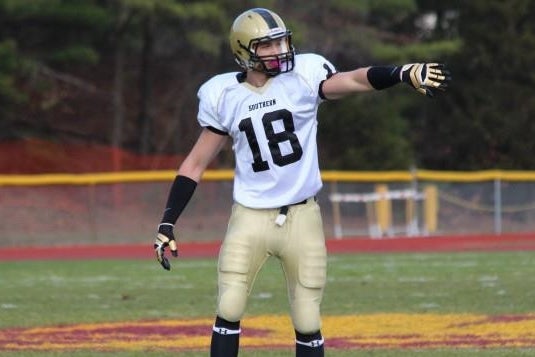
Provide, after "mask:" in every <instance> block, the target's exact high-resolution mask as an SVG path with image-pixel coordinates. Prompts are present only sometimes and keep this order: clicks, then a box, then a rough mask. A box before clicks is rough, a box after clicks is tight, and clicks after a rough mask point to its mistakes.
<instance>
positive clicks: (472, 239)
mask: <svg viewBox="0 0 535 357" xmlns="http://www.w3.org/2000/svg"><path fill="white" fill-rule="evenodd" d="M219 245H220V242H217V241H216V242H187V243H186V242H185V243H179V256H180V257H182V258H210V257H216V256H217V253H218V251H219ZM327 249H328V251H329V253H331V254H340V253H350V254H358V253H389V252H390V253H392V252H462V251H506V250H508V251H515V250H516V251H518V250H535V232H533V233H520V234H504V235H463V236H433V237H401V238H383V239H368V238H343V239H332V238H331V239H328V240H327ZM79 259H154V253H153V250H152V243H147V244H114V245H73V246H58V247H56V246H54V247H41V246H38V247H5V248H0V261H17V260H79Z"/></svg>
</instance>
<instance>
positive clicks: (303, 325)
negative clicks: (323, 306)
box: [292, 301, 321, 334]
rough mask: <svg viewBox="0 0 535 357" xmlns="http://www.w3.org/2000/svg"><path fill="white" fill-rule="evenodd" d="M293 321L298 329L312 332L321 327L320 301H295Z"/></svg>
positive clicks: (307, 332)
mask: <svg viewBox="0 0 535 357" xmlns="http://www.w3.org/2000/svg"><path fill="white" fill-rule="evenodd" d="M292 322H293V325H294V328H295V330H296V331H299V332H300V333H302V334H311V333H315V332H316V331H319V330H320V329H321V316H320V307H319V303H316V302H313V301H309V302H304V301H295V302H294V304H293V306H292Z"/></svg>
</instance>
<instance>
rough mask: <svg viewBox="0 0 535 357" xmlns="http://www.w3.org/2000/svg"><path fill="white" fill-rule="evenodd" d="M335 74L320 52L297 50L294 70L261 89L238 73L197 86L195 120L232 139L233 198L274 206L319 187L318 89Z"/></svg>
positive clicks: (296, 199)
mask: <svg viewBox="0 0 535 357" xmlns="http://www.w3.org/2000/svg"><path fill="white" fill-rule="evenodd" d="M335 72H336V70H335V68H334V66H333V65H332V64H331V63H330V62H329V61H327V60H326V59H325V58H323V57H322V56H319V55H315V54H300V55H296V56H295V67H294V69H293V71H291V72H288V73H282V74H279V75H277V76H275V77H272V78H270V79H269V80H268V82H267V83H266V84H265V85H264V86H263V87H261V88H256V87H253V86H251V85H249V84H248V83H246V82H244V81H240V80H239V72H232V73H225V74H221V75H217V76H215V77H212V78H211V79H209V80H208V81H207V82H205V83H204V84H203V85H202V86H201V88H200V89H199V92H198V97H199V101H200V102H199V114H198V120H199V123H200V124H201V126H203V127H210V128H211V129H215V130H217V131H218V132H221V133H222V134H228V135H230V136H231V137H232V140H233V146H232V148H233V150H234V155H235V162H236V168H235V177H234V200H235V201H236V202H238V203H240V204H242V205H244V206H246V207H250V208H276V207H281V206H284V205H288V204H293V203H298V202H301V201H303V200H305V199H307V198H309V197H312V196H314V195H315V194H316V193H317V192H318V191H319V190H320V189H321V186H322V182H321V176H320V169H319V164H318V153H317V143H316V133H317V118H316V116H317V112H318V106H319V104H320V103H321V101H322V99H321V98H320V95H319V89H320V84H321V82H322V81H323V80H325V79H327V77H328V76H330V75H332V74H333V73H335Z"/></svg>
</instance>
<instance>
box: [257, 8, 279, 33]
mask: <svg viewBox="0 0 535 357" xmlns="http://www.w3.org/2000/svg"><path fill="white" fill-rule="evenodd" d="M253 11H254V12H256V13H257V14H258V15H260V16H262V18H263V19H264V21H265V22H266V23H267V25H268V27H269V28H270V29H272V28H275V27H279V24H277V21H276V20H275V18H274V17H273V15H271V13H270V12H269V11H268V10H266V9H253Z"/></svg>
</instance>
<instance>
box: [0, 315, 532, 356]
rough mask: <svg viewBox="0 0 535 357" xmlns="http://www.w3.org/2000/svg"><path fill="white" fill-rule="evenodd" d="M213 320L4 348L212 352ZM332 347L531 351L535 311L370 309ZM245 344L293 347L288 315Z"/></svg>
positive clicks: (334, 333) (333, 326)
mask: <svg viewBox="0 0 535 357" xmlns="http://www.w3.org/2000/svg"><path fill="white" fill-rule="evenodd" d="M212 323H213V321H212V319H191V320H158V321H133V322H116V323H100V324H78V325H69V326H55V327H54V326H52V327H36V328H25V329H23V328H18V329H4V330H0V350H11V351H23V350H35V351H49V350H61V351H69V350H101V351H104V350H105V351H143V350H155V349H162V350H207V349H208V346H209V344H210V335H211V328H210V327H211V325H212ZM323 326H324V328H323V331H324V335H325V337H326V345H327V347H328V348H329V349H363V348H367V349H379V348H381V349H384V348H448V347H455V348H498V347H499V348H531V347H535V332H534V331H535V314H526V315H506V316H486V315H475V314H370V315H359V316H354V315H349V316H326V317H324V318H323ZM242 330H243V332H242V335H241V336H240V341H241V346H242V347H243V348H260V349H291V348H293V337H292V336H293V330H292V327H291V322H290V320H289V318H288V317H286V316H273V315H266V316H257V317H251V318H248V319H247V320H244V322H243V324H242Z"/></svg>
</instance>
